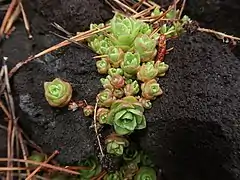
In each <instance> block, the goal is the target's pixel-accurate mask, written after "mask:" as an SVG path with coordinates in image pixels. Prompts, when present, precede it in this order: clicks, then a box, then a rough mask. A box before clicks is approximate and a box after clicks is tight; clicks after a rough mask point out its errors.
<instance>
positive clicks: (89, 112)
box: [83, 105, 94, 116]
mask: <svg viewBox="0 0 240 180" xmlns="http://www.w3.org/2000/svg"><path fill="white" fill-rule="evenodd" d="M93 112H94V107H93V106H91V105H87V106H86V107H84V108H83V114H84V116H91V115H93Z"/></svg>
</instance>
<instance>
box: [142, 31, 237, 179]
mask: <svg viewBox="0 0 240 180" xmlns="http://www.w3.org/2000/svg"><path fill="white" fill-rule="evenodd" d="M170 47H174V50H173V51H172V52H171V53H170V54H169V55H167V56H166V60H165V61H166V63H168V64H169V65H170V69H169V72H168V73H167V75H166V77H164V78H161V79H160V80H159V83H160V85H161V87H162V89H163V92H164V94H163V95H162V97H160V98H158V99H157V100H156V101H155V102H154V103H153V109H152V110H150V111H148V112H146V117H148V118H147V120H148V129H147V131H145V136H142V137H141V135H139V134H138V137H140V144H141V146H142V148H144V149H145V150H147V151H149V153H150V154H152V157H153V159H154V160H155V163H157V164H158V165H159V166H160V167H162V168H163V170H164V171H165V173H166V176H167V178H168V179H169V180H177V179H178V180H190V179H191V180H203V179H204V180H212V179H218V180H224V179H229V180H233V179H234V180H237V179H239V175H240V171H239V169H240V158H239V157H240V154H239V152H240V151H239V150H240V149H239V147H240V134H239V132H240V128H239V126H238V124H239V123H240V122H239V117H240V109H239V106H240V95H239V94H240V84H239V77H240V71H239V67H240V62H239V60H238V59H237V58H236V57H235V56H234V55H233V54H232V53H231V52H230V51H229V49H227V48H224V47H223V46H222V45H221V43H219V42H218V41H217V40H215V39H214V38H213V37H211V36H209V35H205V34H202V33H197V34H194V35H188V34H185V35H183V36H182V37H181V38H180V39H179V40H174V41H171V42H169V48H170Z"/></svg>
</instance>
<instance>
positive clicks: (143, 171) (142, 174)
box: [134, 166, 157, 180]
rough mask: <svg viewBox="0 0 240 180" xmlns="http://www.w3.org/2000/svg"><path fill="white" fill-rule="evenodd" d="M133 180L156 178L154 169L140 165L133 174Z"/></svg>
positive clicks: (153, 179) (154, 179) (155, 179)
mask: <svg viewBox="0 0 240 180" xmlns="http://www.w3.org/2000/svg"><path fill="white" fill-rule="evenodd" d="M134 180H157V175H156V171H155V170H154V169H153V168H150V167H145V166H143V167H140V169H139V171H138V172H137V174H136V175H135V176H134Z"/></svg>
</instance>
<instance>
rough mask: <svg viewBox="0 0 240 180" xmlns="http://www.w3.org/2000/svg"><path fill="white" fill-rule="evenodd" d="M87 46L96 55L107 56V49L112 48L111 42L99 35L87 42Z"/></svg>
mask: <svg viewBox="0 0 240 180" xmlns="http://www.w3.org/2000/svg"><path fill="white" fill-rule="evenodd" d="M89 46H90V47H91V48H92V49H93V50H94V51H95V52H96V53H98V54H101V55H106V54H108V49H109V48H110V47H111V46H113V44H112V42H111V41H110V40H109V39H108V38H107V37H105V36H103V35H101V36H99V37H98V38H95V39H94V40H93V41H90V42H89Z"/></svg>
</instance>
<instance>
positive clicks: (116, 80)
mask: <svg viewBox="0 0 240 180" xmlns="http://www.w3.org/2000/svg"><path fill="white" fill-rule="evenodd" d="M110 82H111V84H112V85H113V87H114V88H116V89H120V88H122V87H123V86H124V83H125V81H124V78H123V76H121V75H118V74H117V75H114V76H112V77H111V80H110Z"/></svg>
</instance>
